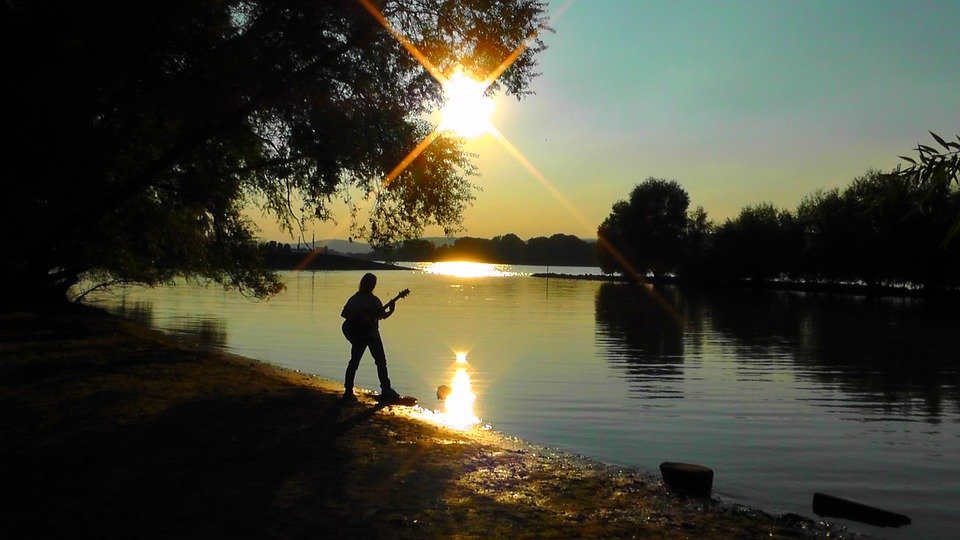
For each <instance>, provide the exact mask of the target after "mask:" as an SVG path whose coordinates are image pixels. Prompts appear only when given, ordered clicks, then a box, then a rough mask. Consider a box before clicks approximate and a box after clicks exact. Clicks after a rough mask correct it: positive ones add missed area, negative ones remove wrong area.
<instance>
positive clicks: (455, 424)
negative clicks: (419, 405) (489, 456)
mask: <svg viewBox="0 0 960 540" xmlns="http://www.w3.org/2000/svg"><path fill="white" fill-rule="evenodd" d="M455 354H456V357H457V360H456V362H455V363H454V373H453V378H452V379H451V380H450V385H449V387H441V388H443V389H444V391H445V392H449V393H447V394H446V396H445V397H442V398H441V399H442V400H443V407H441V410H439V411H429V410H423V411H422V415H423V416H422V417H423V418H426V419H428V420H431V421H433V422H437V423H439V424H442V425H444V426H447V427H451V428H454V429H459V430H467V429H470V428H472V427H473V426H475V425H477V424H479V423H480V418H478V417H477V414H476V412H474V405H475V404H476V401H477V395H476V394H475V393H474V392H473V388H472V387H471V384H470V373H469V372H468V371H467V367H468V365H467V353H465V352H457V353H455ZM437 391H438V396H437V397H441V396H440V394H439V392H440V389H439V388H438V389H437Z"/></svg>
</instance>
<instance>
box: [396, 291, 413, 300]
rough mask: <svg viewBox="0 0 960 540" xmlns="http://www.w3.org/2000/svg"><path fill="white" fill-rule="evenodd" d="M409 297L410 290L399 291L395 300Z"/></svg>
mask: <svg viewBox="0 0 960 540" xmlns="http://www.w3.org/2000/svg"><path fill="white" fill-rule="evenodd" d="M409 295H410V289H404V290H402V291H400V293H399V294H398V295H397V298H406V297H407V296H409Z"/></svg>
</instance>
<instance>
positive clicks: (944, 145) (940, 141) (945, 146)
mask: <svg viewBox="0 0 960 540" xmlns="http://www.w3.org/2000/svg"><path fill="white" fill-rule="evenodd" d="M929 133H930V135H932V136H933V138H934V139H936V141H937V142H938V143H940V146H942V147H944V148H946V149H947V150H950V147H949V146H947V141H945V140H943V138H941V137H940V136H939V135H937V134H936V133H934V132H932V131H931V132H929Z"/></svg>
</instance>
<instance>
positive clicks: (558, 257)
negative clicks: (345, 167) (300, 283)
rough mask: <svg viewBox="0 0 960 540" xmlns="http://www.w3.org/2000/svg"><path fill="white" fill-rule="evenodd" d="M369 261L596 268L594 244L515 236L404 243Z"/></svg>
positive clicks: (378, 252) (559, 237)
mask: <svg viewBox="0 0 960 540" xmlns="http://www.w3.org/2000/svg"><path fill="white" fill-rule="evenodd" d="M370 257H372V258H374V259H377V260H385V261H449V260H470V261H478V262H489V263H503V264H533V265H560V266H596V264H597V247H596V242H593V241H589V240H583V239H581V238H578V237H576V236H572V235H569V234H554V235H552V236H550V237H549V238H548V237H545V236H538V237H536V238H530V239H529V240H526V241H524V240H522V239H521V238H520V237H519V236H517V235H515V234H512V233H511V234H505V235H503V236H495V237H493V238H490V239H487V238H473V237H469V236H465V237H463V238H458V239H456V241H454V243H453V244H451V245H442V246H437V245H435V244H434V243H433V242H431V241H429V240H407V241H405V242H402V243H400V244H398V245H394V246H387V247H382V248H378V249H376V250H375V251H374V252H373V253H372V254H371V255H370Z"/></svg>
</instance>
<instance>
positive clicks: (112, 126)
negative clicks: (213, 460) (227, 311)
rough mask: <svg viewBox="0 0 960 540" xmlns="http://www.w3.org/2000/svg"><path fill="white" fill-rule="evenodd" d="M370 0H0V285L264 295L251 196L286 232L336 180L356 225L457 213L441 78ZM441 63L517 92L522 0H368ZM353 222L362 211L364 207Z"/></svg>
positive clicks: (535, 14) (534, 7) (266, 282)
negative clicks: (0, 135) (207, 283)
mask: <svg viewBox="0 0 960 540" xmlns="http://www.w3.org/2000/svg"><path fill="white" fill-rule="evenodd" d="M364 3H366V0H362V1H356V0H324V1H316V0H286V1H280V2H266V1H262V0H217V1H213V0H200V1H194V2H179V1H174V0H157V1H154V2H133V3H131V2H119V1H117V0H106V1H101V2H93V3H84V2H57V1H54V0H48V1H42V0H38V1H35V2H18V1H11V0H8V1H5V2H3V3H2V4H0V11H2V14H3V17H0V40H2V41H0V43H2V47H3V51H4V54H3V55H0V62H2V63H0V73H2V75H3V76H2V77H0V79H2V80H3V82H2V83H0V84H2V88H3V95H4V100H3V104H2V105H0V106H2V110H0V114H2V115H3V119H4V124H5V132H7V133H9V134H12V135H13V136H14V137H13V139H14V140H13V141H9V142H8V143H7V144H5V146H4V147H3V150H2V152H3V155H2V156H0V158H2V159H0V177H2V179H3V184H4V190H5V193H4V196H3V197H0V201H2V202H0V215H2V216H3V220H4V223H3V226H2V227H0V241H2V242H3V244H4V245H5V246H6V247H7V248H8V252H7V255H8V256H5V257H4V258H3V260H2V262H0V284H2V285H3V286H4V289H5V290H6V291H24V293H25V294H29V295H30V296H32V297H36V296H37V295H46V296H50V297H59V298H62V295H63V292H64V291H65V290H66V288H68V287H69V286H71V285H72V284H74V283H76V282H77V280H78V279H79V277H80V276H81V275H83V274H84V273H85V272H89V271H92V270H100V271H103V272H106V273H108V274H110V275H113V276H115V277H118V278H119V279H121V280H128V281H138V282H143V283H148V284H153V283H158V282H162V281H165V280H168V279H170V278H171V277H172V276H174V275H187V276H201V277H206V278H210V279H213V280H216V281H218V282H221V283H224V284H225V285H229V286H232V287H236V288H239V289H242V290H247V291H249V292H251V293H252V294H254V295H257V296H264V295H269V294H270V293H272V292H275V291H276V290H277V289H278V285H279V284H278V281H277V278H276V276H274V275H273V274H271V273H270V272H268V271H266V270H265V269H264V267H263V266H262V264H260V262H259V261H260V251H259V249H258V247H257V245H256V242H255V232H254V230H253V226H252V224H251V223H250V222H248V221H247V220H246V219H245V218H244V217H243V215H244V214H243V208H244V206H245V205H247V204H256V205H259V206H260V207H261V208H262V209H263V210H264V211H265V212H267V213H268V214H270V215H273V216H275V217H276V218H277V219H279V220H280V222H281V223H282V224H283V225H284V226H285V227H287V228H288V229H289V230H291V231H293V230H294V229H295V228H297V225H298V222H299V220H301V219H304V218H305V217H309V216H314V217H317V218H320V219H329V218H331V217H332V216H331V214H330V203H331V201H333V200H334V199H335V198H339V197H343V198H346V199H348V200H354V199H355V198H356V197H361V198H368V199H372V200H373V204H372V207H373V210H372V212H371V213H370V215H369V216H367V219H363V218H358V221H357V223H358V229H359V230H360V231H359V232H361V233H362V234H364V235H365V236H366V237H367V238H368V239H369V240H371V241H373V242H375V243H385V242H389V241H393V240H395V239H400V238H411V237H415V236H417V235H418V233H419V232H420V231H422V230H423V228H424V227H426V226H427V225H429V224H437V225H439V226H441V227H442V228H444V229H445V230H447V231H448V232H449V231H454V230H457V228H458V227H459V224H460V223H461V219H462V213H463V210H464V209H465V207H466V206H467V205H468V204H469V203H470V201H471V200H472V198H473V189H474V187H473V185H472V184H471V183H470V181H469V177H470V176H471V174H473V173H474V169H473V165H472V162H471V160H470V156H469V155H468V154H467V153H465V152H464V151H463V150H462V144H461V141H458V140H456V139H452V138H448V137H440V138H438V139H436V140H435V141H434V142H433V143H432V144H430V145H429V146H428V147H427V148H426V150H425V151H423V152H422V153H421V154H419V156H418V157H417V158H416V159H414V160H413V161H412V162H411V163H410V164H409V165H408V166H407V167H406V168H405V169H404V170H403V171H402V173H401V174H399V175H398V176H396V177H395V178H394V179H393V180H392V181H391V182H389V183H382V182H381V181H382V179H383V178H384V177H385V176H386V175H387V174H388V173H389V172H390V171H391V170H392V169H393V168H394V166H395V165H397V163H399V162H400V161H401V160H402V159H403V158H404V157H405V156H407V155H408V154H409V153H410V151H411V150H412V149H414V148H415V147H416V146H417V145H418V144H419V143H420V141H421V140H423V138H424V137H425V136H426V135H427V134H428V133H429V132H430V131H431V130H432V126H430V125H428V124H427V123H426V122H425V121H423V120H422V118H423V115H424V113H425V112H427V111H429V110H432V109H433V108H435V107H436V106H437V105H438V104H439V103H440V102H441V100H442V96H441V90H440V87H439V85H438V84H437V83H436V81H434V80H433V79H432V77H431V76H430V74H429V73H428V72H427V71H426V70H425V69H424V68H423V67H422V66H421V65H420V64H419V63H418V61H417V60H415V59H414V58H413V57H412V56H411V55H410V54H409V53H408V52H407V51H406V50H405V49H404V47H403V46H402V45H401V44H400V43H399V41H398V40H397V39H396V38H395V37H394V36H393V35H391V33H390V32H388V31H387V30H386V29H385V28H384V27H383V26H382V25H381V24H380V23H379V22H378V21H377V20H376V19H375V18H374V17H373V16H371V14H370V13H368V11H367V10H366V9H365V8H364V6H363V4H364ZM375 3H376V4H378V6H379V9H380V11H381V12H382V14H383V15H384V17H385V19H386V20H387V21H389V23H390V24H391V25H392V26H393V27H394V28H395V29H396V30H397V31H398V32H399V33H400V34H402V35H404V36H406V37H407V38H409V39H410V40H411V41H412V42H413V43H415V44H416V46H417V47H418V48H419V49H420V50H421V51H423V52H424V54H425V55H426V56H427V57H429V58H430V60H431V61H432V62H433V63H434V64H435V65H436V66H437V68H438V69H439V70H440V71H441V72H444V73H448V74H449V73H451V72H452V71H453V70H454V68H456V67H459V66H462V67H463V69H464V70H465V71H467V72H472V73H476V74H478V75H480V76H484V75H486V74H487V73H490V72H491V71H493V70H494V68H496V66H498V65H500V64H501V62H503V61H504V59H505V58H507V57H508V56H509V55H510V53H511V52H512V51H513V50H514V49H515V48H516V47H517V46H518V45H520V44H522V43H525V42H526V43H527V44H528V47H527V48H525V49H523V52H522V53H521V54H520V55H519V57H517V58H516V60H515V61H514V62H513V63H512V64H511V65H510V67H509V69H507V70H506V71H505V72H504V73H503V74H502V76H501V77H500V78H499V79H497V81H496V82H495V83H494V84H493V86H492V87H491V89H490V91H491V92H495V91H498V90H503V91H505V92H506V93H508V94H512V95H516V96H518V97H520V96H522V95H524V94H526V93H528V92H529V86H528V85H529V81H530V79H531V77H533V76H534V71H533V70H534V68H535V65H536V62H535V55H536V54H537V53H538V52H539V51H541V50H543V48H544V46H543V44H542V42H541V41H539V39H537V38H533V39H532V40H530V39H529V38H530V36H531V35H535V34H536V32H538V31H540V30H541V29H542V28H543V24H544V11H545V6H544V5H543V4H541V3H540V2H539V1H537V0H501V1H496V2H491V1H489V0H465V1H460V2H449V1H445V0H421V1H418V2H415V3H413V2H406V1H400V0H383V1H379V2H375ZM362 221H367V223H366V225H360V222H362Z"/></svg>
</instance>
